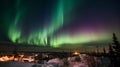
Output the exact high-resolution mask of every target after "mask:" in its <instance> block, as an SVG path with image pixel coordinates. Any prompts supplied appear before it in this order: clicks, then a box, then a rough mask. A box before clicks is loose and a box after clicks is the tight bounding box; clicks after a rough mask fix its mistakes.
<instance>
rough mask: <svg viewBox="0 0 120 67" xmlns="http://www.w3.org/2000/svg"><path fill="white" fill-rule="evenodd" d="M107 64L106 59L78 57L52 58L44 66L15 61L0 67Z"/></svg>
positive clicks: (84, 66)
mask: <svg viewBox="0 0 120 67" xmlns="http://www.w3.org/2000/svg"><path fill="white" fill-rule="evenodd" d="M66 62H67V63H66ZM109 64H110V60H109V59H108V58H107V57H94V56H87V55H80V56H76V57H68V58H64V59H59V58H54V59H50V60H49V61H48V62H45V63H44V64H38V63H28V62H15V61H9V62H0V67H108V65H109Z"/></svg>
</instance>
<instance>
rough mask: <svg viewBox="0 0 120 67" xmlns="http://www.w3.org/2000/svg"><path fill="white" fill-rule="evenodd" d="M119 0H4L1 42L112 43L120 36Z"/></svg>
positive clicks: (0, 8)
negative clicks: (114, 38)
mask: <svg viewBox="0 0 120 67" xmlns="http://www.w3.org/2000/svg"><path fill="white" fill-rule="evenodd" d="M119 3H120V2H119V1H118V0H0V41H1V42H2V41H4V42H11V43H20V44H27V45H37V46H51V47H53V48H57V47H63V48H65V47H69V48H70V47H71V48H78V47H94V46H108V43H109V42H112V33H113V32H115V33H116V35H117V37H118V38H120V30H119V29H120V4H119Z"/></svg>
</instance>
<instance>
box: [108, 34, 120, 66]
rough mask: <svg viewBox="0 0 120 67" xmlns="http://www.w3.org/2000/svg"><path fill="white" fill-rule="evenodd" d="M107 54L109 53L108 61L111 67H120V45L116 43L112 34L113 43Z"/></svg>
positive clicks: (116, 40)
mask: <svg viewBox="0 0 120 67" xmlns="http://www.w3.org/2000/svg"><path fill="white" fill-rule="evenodd" d="M109 50H110V51H109V53H110V59H111V62H112V64H113V67H117V66H120V64H119V63H120V44H119V42H118V39H117V37H116V35H115V33H113V43H112V46H109Z"/></svg>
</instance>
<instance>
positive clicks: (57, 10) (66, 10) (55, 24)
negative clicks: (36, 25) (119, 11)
mask: <svg viewBox="0 0 120 67" xmlns="http://www.w3.org/2000/svg"><path fill="white" fill-rule="evenodd" d="M76 4H77V3H76V2H75V1H74V0H69V1H67V0H58V4H57V5H55V7H54V10H53V14H52V20H51V22H49V23H50V25H49V26H47V27H46V26H44V28H43V29H42V30H41V29H39V30H36V31H33V32H31V33H30V34H29V37H28V38H25V37H22V31H21V29H20V28H19V27H18V23H19V21H20V20H21V17H22V15H23V14H22V11H21V9H20V0H17V4H16V15H15V18H14V20H13V22H14V23H13V24H11V25H10V27H9V30H8V36H9V39H10V40H11V41H12V42H13V43H24V44H25V43H26V44H31V45H33V44H34V45H38V46H47V45H48V44H49V43H48V37H50V46H51V47H55V48H56V47H61V46H62V44H66V43H67V44H77V43H79V44H84V43H89V42H94V41H99V40H107V39H108V38H109V37H108V35H107V34H103V33H96V34H81V33H79V34H77V35H75V36H72V35H70V34H69V33H65V34H59V35H58V36H54V35H53V34H54V32H55V31H57V30H58V29H60V28H61V27H62V26H64V25H66V24H68V23H64V20H66V18H67V20H68V19H69V21H70V18H71V17H69V15H70V13H71V12H72V10H73V8H74V7H75V6H76ZM65 15H68V16H65Z"/></svg>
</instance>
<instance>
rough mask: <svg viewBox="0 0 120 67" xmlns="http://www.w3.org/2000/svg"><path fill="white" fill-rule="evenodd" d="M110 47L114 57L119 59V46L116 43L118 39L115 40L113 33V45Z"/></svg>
mask: <svg viewBox="0 0 120 67" xmlns="http://www.w3.org/2000/svg"><path fill="white" fill-rule="evenodd" d="M112 46H113V49H114V52H115V55H116V56H117V57H119V56H120V44H119V42H118V39H117V37H116V35H115V33H113V43H112Z"/></svg>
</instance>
